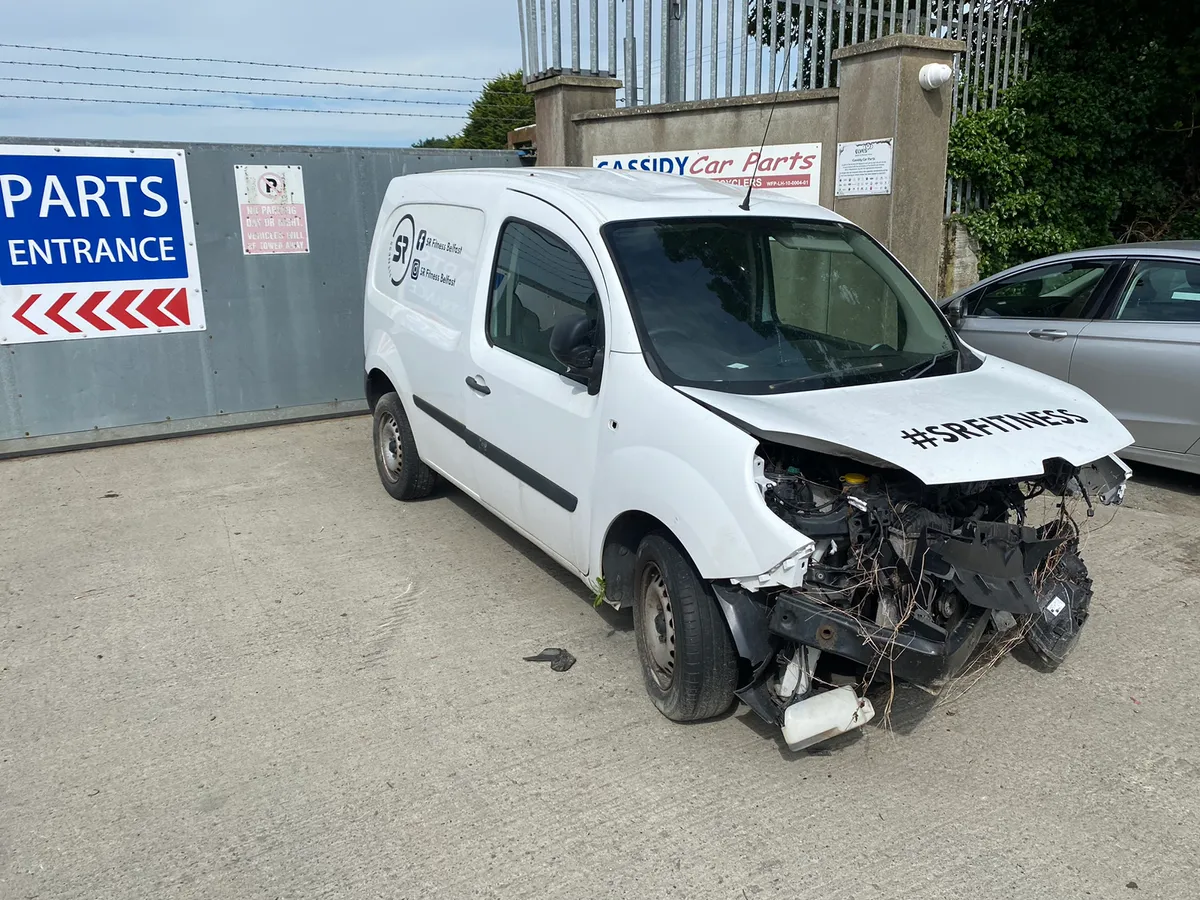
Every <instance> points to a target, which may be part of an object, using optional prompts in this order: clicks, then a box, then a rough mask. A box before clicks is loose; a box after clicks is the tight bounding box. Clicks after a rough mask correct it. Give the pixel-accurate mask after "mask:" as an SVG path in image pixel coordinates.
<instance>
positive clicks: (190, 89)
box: [0, 75, 528, 115]
mask: <svg viewBox="0 0 1200 900" xmlns="http://www.w3.org/2000/svg"><path fill="white" fill-rule="evenodd" d="M0 81H14V82H20V83H22V84H53V85H57V86H60V87H101V88H120V89H124V90H135V91H173V92H176V93H190V94H224V95H233V96H238V97H287V98H289V99H297V100H343V101H346V102H347V103H396V104H401V105H409V104H412V105H416V106H468V107H469V106H472V105H473V102H468V101H465V100H460V101H454V100H408V99H405V98H402V97H345V96H338V95H335V94H296V93H289V92H286V91H279V92H272V91H226V90H221V89H220V88H200V87H195V88H193V87H171V86H165V85H145V84H113V83H112V82H106V81H57V80H54V79H50V78H21V77H19V76H15V75H0ZM498 102H499V105H500V106H501V108H504V109H513V110H515V109H517V108H518V105H516V104H508V103H504V102H500V101H498ZM524 108H528V107H527V106H525V107H524ZM464 115H465V114H464Z"/></svg>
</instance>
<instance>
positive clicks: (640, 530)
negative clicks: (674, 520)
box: [600, 509, 696, 609]
mask: <svg viewBox="0 0 1200 900" xmlns="http://www.w3.org/2000/svg"><path fill="white" fill-rule="evenodd" d="M652 532H661V533H662V534H664V535H666V536H667V537H668V538H669V539H670V540H671V541H672V543H674V544H675V545H676V546H677V547H678V548H679V550H680V552H681V553H683V554H684V556H686V557H687V558H688V561H689V562H691V563H692V566H693V568H694V567H695V565H696V561H695V560H694V559H692V556H691V554H690V553H688V550H687V547H686V546H684V543H683V541H681V540H680V539H679V536H678V535H676V534H675V533H674V532H673V531H671V529H670V528H669V527H667V525H666V524H664V523H663V521H662V520H661V519H659V518H658V517H656V516H652V515H651V514H650V513H648V512H645V511H643V510H640V509H627V510H625V512H623V513H621V514H620V515H619V516H617V517H616V518H615V519H613V521H612V522H611V524H609V526H608V530H607V531H606V532H605V534H604V544H603V550H602V551H601V557H600V573H601V576H602V577H603V578H604V598H605V600H607V601H608V603H610V604H611V605H613V606H615V607H616V608H617V609H625V608H627V607H630V606H633V574H634V571H633V570H634V566H635V563H636V561H637V549H638V545H639V544H641V542H642V539H643V538H644V537H646V535H648V534H651V533H652Z"/></svg>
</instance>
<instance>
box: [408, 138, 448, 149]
mask: <svg viewBox="0 0 1200 900" xmlns="http://www.w3.org/2000/svg"><path fill="white" fill-rule="evenodd" d="M457 140H458V138H457V137H444V138H433V137H430V138H422V139H421V140H419V141H417V142H416V143H415V144H413V146H414V147H416V148H417V149H418V150H421V149H426V148H438V149H442V150H445V149H448V148H450V147H456V146H457V144H456V143H455V141H457Z"/></svg>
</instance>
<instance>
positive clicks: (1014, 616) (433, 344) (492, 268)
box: [364, 169, 1131, 749]
mask: <svg viewBox="0 0 1200 900" xmlns="http://www.w3.org/2000/svg"><path fill="white" fill-rule="evenodd" d="M744 207H745V204H744V202H743V197H742V192H741V191H740V190H738V189H735V188H732V187H727V186H725V185H721V184H717V183H714V182H711V181H698V180H692V179H686V178H679V177H672V176H666V175H655V174H651V173H641V172H614V171H606V170H594V169H559V170H555V169H524V170H485V171H454V172H440V173H432V174H422V175H408V176H404V177H401V178H396V179H395V180H394V181H392V183H391V186H390V187H389V188H388V191H387V196H386V198H385V200H384V203H383V208H382V210H381V211H380V214H379V220H378V223H377V225H376V229H375V238H374V242H373V244H372V248H371V255H370V261H369V264H368V266H369V268H368V274H367V284H366V304H365V335H364V337H365V347H366V391H367V397H368V400H369V402H370V404H371V408H372V409H373V411H374V416H375V432H374V433H375V456H376V461H377V463H378V468H379V475H380V478H381V479H382V481H383V485H384V488H385V489H386V490H387V491H388V492H389V493H390V494H391V495H392V496H393V497H395V498H397V499H399V500H410V499H414V498H417V497H422V496H424V495H426V494H428V493H429V492H430V491H431V490H433V489H434V487H435V485H436V484H437V482H438V480H439V479H445V480H446V481H448V482H450V483H451V484H453V485H454V486H455V487H457V488H458V489H459V490H461V491H463V492H465V493H467V494H468V495H470V496H471V497H472V498H474V499H475V500H478V501H479V502H480V503H481V504H483V505H484V506H486V507H487V508H488V509H489V510H491V511H492V512H493V513H494V514H495V515H497V516H498V517H499V518H501V519H503V520H504V521H505V522H507V523H508V524H509V525H511V526H512V527H513V528H514V529H515V530H517V531H518V532H520V533H521V534H523V535H525V536H526V537H527V538H529V539H530V540H531V541H533V542H534V543H535V544H537V545H538V546H539V547H541V548H542V549H544V550H545V551H546V552H547V553H549V554H550V555H551V556H553V557H554V558H555V559H556V560H558V562H560V563H561V564H562V565H563V566H565V567H566V568H568V569H570V570H571V571H572V572H574V573H575V574H576V575H577V576H578V577H579V578H581V579H583V581H584V582H585V583H586V584H587V585H589V586H590V588H591V589H592V590H593V591H595V592H596V594H597V595H598V596H599V597H602V598H603V599H604V600H606V601H607V602H608V603H610V604H612V605H613V606H616V607H618V608H621V607H632V608H633V614H634V618H635V624H636V629H635V633H636V636H637V645H638V651H639V654H640V658H641V664H642V668H643V671H644V675H645V682H646V689H647V691H648V692H649V694H650V697H651V699H652V700H653V702H654V704H655V705H656V706H657V707H658V709H659V710H661V711H662V713H663V714H664V715H666V716H667V717H669V718H671V719H674V720H676V721H689V720H695V719H703V718H706V717H710V716H715V715H719V714H720V713H722V712H724V711H726V710H727V709H729V707H730V706H731V705H732V703H733V702H734V699H735V697H737V698H740V699H741V700H743V701H744V702H745V703H746V704H748V705H749V706H750V707H751V708H752V709H754V710H755V711H756V712H757V713H758V714H759V715H761V716H762V717H763V718H764V719H766V720H767V721H769V722H772V723H775V724H777V725H779V726H780V727H782V728H783V733H784V737H785V739H786V741H787V743H788V744H789V746H791V747H793V748H795V749H798V748H800V747H805V746H808V745H810V744H813V743H816V742H817V741H820V740H824V739H825V738H827V737H829V736H831V735H833V734H837V733H840V732H843V731H846V730H849V729H852V728H856V727H858V726H860V725H862V724H863V723H865V722H866V721H867V720H869V719H870V718H871V716H872V715H873V710H872V707H871V704H870V702H869V700H868V699H867V698H866V696H865V691H866V689H867V688H868V687H869V686H870V684H871V683H872V682H873V681H876V680H885V681H889V680H891V679H904V680H907V681H910V682H913V683H915V684H918V685H922V686H925V687H929V688H931V689H937V687H938V686H940V685H941V684H943V683H944V682H945V681H946V680H947V679H948V678H951V677H952V676H953V675H954V674H955V673H956V672H958V671H959V670H960V669H961V667H962V666H963V664H964V662H965V661H966V659H967V657H968V656H969V655H970V654H971V653H972V651H973V650H975V649H976V648H977V647H978V646H979V644H980V642H981V640H982V639H983V638H984V637H985V635H989V634H995V633H997V632H1001V633H1004V634H1006V635H1007V636H1008V637H1011V638H1013V639H1014V640H1013V641H1012V643H1013V644H1019V643H1022V642H1023V643H1024V644H1025V645H1026V646H1027V647H1028V648H1029V649H1030V651H1031V652H1032V653H1034V654H1036V656H1037V658H1039V659H1040V660H1041V661H1043V662H1044V663H1045V664H1046V665H1048V666H1055V665H1057V664H1058V663H1059V662H1060V661H1061V660H1062V659H1063V657H1064V656H1065V655H1066V653H1067V651H1068V650H1069V649H1070V648H1071V647H1072V646H1073V645H1074V643H1075V639H1076V637H1077V635H1078V633H1079V628H1080V627H1081V626H1082V624H1083V622H1084V619H1085V618H1086V617H1087V614H1088V607H1089V603H1090V599H1091V582H1090V581H1089V579H1088V577H1087V571H1086V569H1085V568H1084V565H1083V562H1082V561H1081V560H1080V558H1079V547H1078V541H1077V537H1078V532H1077V529H1076V525H1075V522H1074V520H1073V518H1072V517H1071V516H1070V514H1069V510H1070V509H1071V508H1072V507H1076V506H1077V507H1078V508H1079V509H1083V508H1084V507H1086V509H1087V510H1088V512H1089V513H1090V512H1091V509H1092V506H1093V504H1094V503H1106V504H1107V503H1116V502H1120V500H1121V498H1122V497H1123V494H1124V485H1125V481H1126V479H1127V477H1128V476H1129V470H1128V469H1127V468H1126V467H1125V466H1124V465H1123V464H1122V463H1120V462H1119V461H1118V460H1117V459H1116V457H1115V456H1113V455H1112V454H1113V453H1114V452H1115V451H1117V450H1120V449H1121V448H1123V447H1125V446H1127V445H1128V444H1130V443H1131V438H1130V435H1129V433H1128V432H1127V431H1126V430H1125V429H1124V428H1123V427H1122V426H1121V425H1120V423H1118V422H1117V420H1116V419H1114V418H1113V417H1112V416H1111V415H1110V414H1109V413H1108V412H1106V411H1105V410H1104V409H1103V408H1101V407H1100V406H1099V405H1098V404H1097V403H1096V402H1095V401H1094V400H1092V399H1091V398H1090V397H1088V396H1087V395H1086V394H1084V393H1083V392H1081V391H1079V390H1077V389H1076V388H1073V387H1071V386H1070V385H1067V384H1064V383H1063V382H1060V381H1056V380H1054V379H1052V378H1049V377H1046V376H1043V375H1040V374H1037V373H1035V372H1033V371H1030V370H1029V369H1025V368H1022V367H1020V366H1017V365H1013V364H1011V363H1008V362H1005V361H1003V360H1000V359H997V358H994V357H988V356H985V355H984V354H981V353H979V352H978V351H975V350H973V349H972V348H970V347H969V346H967V345H966V344H964V343H963V342H962V341H961V339H960V338H958V337H957V336H956V335H955V334H954V332H953V330H952V329H951V328H950V327H949V326H948V324H947V322H946V320H945V318H944V317H943V316H942V314H941V313H940V312H939V311H938V309H937V307H936V306H935V305H934V304H933V303H932V302H931V301H930V299H929V297H928V296H927V295H926V293H925V292H924V291H923V290H922V289H921V287H920V285H918V284H917V283H916V281H914V280H913V278H912V277H911V276H910V275H909V274H908V273H907V272H906V271H905V270H904V269H903V268H902V267H901V266H900V265H899V264H898V263H897V262H896V260H895V259H893V258H892V257H891V256H890V255H889V254H888V253H887V251H886V250H884V249H883V248H882V247H881V246H880V245H879V244H878V243H877V242H876V241H874V240H873V239H872V238H870V237H869V236H868V235H867V234H865V233H864V232H863V231H862V230H861V229H859V228H857V227H855V226H854V225H852V224H851V223H850V222H848V221H846V220H845V219H843V218H841V217H839V216H837V215H835V214H834V213H832V212H829V211H828V210H825V209H822V208H820V207H816V206H809V205H803V204H797V203H794V202H791V201H787V200H784V199H781V198H779V197H778V196H772V195H771V194H770V192H767V191H764V192H761V193H758V194H755V195H754V196H753V197H751V198H750V202H749V208H748V209H746V208H744ZM1041 493H1049V494H1053V495H1060V496H1066V497H1068V498H1074V499H1073V500H1071V499H1069V502H1064V503H1063V504H1062V508H1063V511H1062V513H1061V514H1059V515H1058V516H1057V517H1054V518H1052V519H1051V520H1050V521H1048V522H1041V523H1037V522H1033V521H1032V520H1030V521H1027V520H1026V501H1027V500H1028V499H1030V498H1031V497H1032V496H1034V495H1037V494H1041ZM1035 526H1036V527H1035Z"/></svg>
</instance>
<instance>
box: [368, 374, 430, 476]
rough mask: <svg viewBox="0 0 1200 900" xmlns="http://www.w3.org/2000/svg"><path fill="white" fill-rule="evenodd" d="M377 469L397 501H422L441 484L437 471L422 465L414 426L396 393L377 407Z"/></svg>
mask: <svg viewBox="0 0 1200 900" xmlns="http://www.w3.org/2000/svg"><path fill="white" fill-rule="evenodd" d="M374 436H375V467H376V468H377V469H379V480H380V481H382V482H383V488H384V490H386V491H387V492H388V493H389V494H391V495H392V497H394V498H395V499H397V500H419V499H420V498H421V497H426V496H428V495H429V493H430V492H431V491H432V490H433V488H434V485H435V484H436V483H437V475H436V473H434V471H433V470H432V469H431V468H429V466H427V465H425V463H423V462H421V457H419V456H418V455H417V442H416V440H415V439H414V438H413V433H412V426H411V425H409V424H408V416H407V415H405V412H404V407H403V406H402V405H401V404H400V397H399V396H398V395H397V394H396V392H395V391H392V392H391V393H388V394H384V395H383V396H382V397H380V398H379V400H378V402H377V403H376V404H375V430H374Z"/></svg>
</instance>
